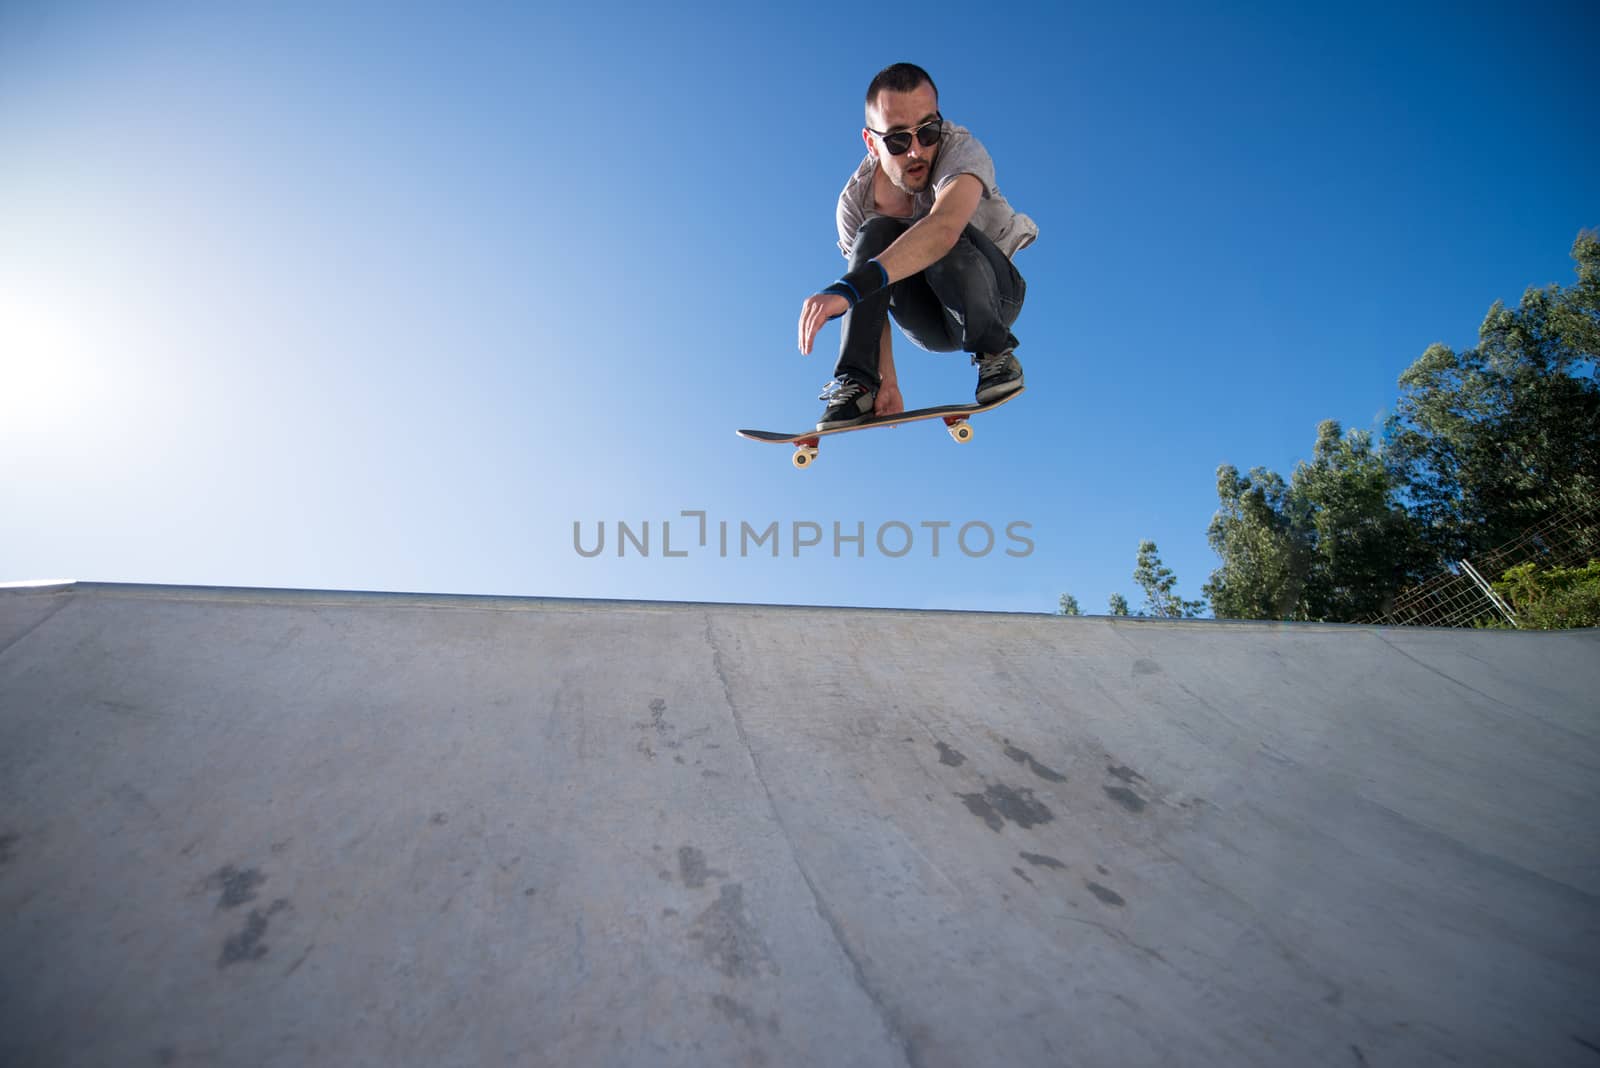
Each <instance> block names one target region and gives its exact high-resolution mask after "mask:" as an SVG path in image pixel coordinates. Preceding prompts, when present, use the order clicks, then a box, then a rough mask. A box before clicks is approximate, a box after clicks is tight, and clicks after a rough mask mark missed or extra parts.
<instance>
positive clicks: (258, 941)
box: [217, 897, 289, 969]
mask: <svg viewBox="0 0 1600 1068" xmlns="http://www.w3.org/2000/svg"><path fill="white" fill-rule="evenodd" d="M287 908H289V902H288V901H286V900H285V899H283V898H281V897H280V898H279V899H278V900H276V901H274V902H273V903H272V905H271V907H270V908H268V909H267V911H265V912H262V911H261V910H260V909H251V910H250V918H249V919H247V920H246V921H245V925H244V930H242V931H240V932H239V933H238V934H236V935H233V936H231V937H230V938H229V939H228V940H227V941H226V942H224V943H222V955H221V956H220V957H218V958H217V968H218V969H222V968H226V967H228V966H229V965H230V964H242V963H245V962H248V961H257V960H260V959H261V958H262V957H265V956H266V955H267V951H268V950H269V949H270V947H269V946H268V945H267V944H266V943H265V942H263V941H262V939H264V938H265V937H266V935H267V927H268V926H269V925H270V924H271V920H272V917H274V916H276V915H277V914H278V913H280V912H283V911H284V910H285V909H287Z"/></svg>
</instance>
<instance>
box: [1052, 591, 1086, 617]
mask: <svg viewBox="0 0 1600 1068" xmlns="http://www.w3.org/2000/svg"><path fill="white" fill-rule="evenodd" d="M1056 615H1058V616H1081V615H1083V613H1082V612H1080V611H1079V610H1078V599H1077V598H1076V597H1074V596H1072V594H1070V593H1063V594H1062V595H1061V606H1060V607H1059V608H1057V609H1056Z"/></svg>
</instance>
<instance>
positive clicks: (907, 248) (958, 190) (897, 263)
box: [800, 174, 983, 356]
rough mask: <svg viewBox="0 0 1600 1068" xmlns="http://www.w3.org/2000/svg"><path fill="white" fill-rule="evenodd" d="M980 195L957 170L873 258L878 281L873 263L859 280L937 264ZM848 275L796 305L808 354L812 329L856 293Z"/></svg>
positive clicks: (977, 185)
mask: <svg viewBox="0 0 1600 1068" xmlns="http://www.w3.org/2000/svg"><path fill="white" fill-rule="evenodd" d="M982 199H983V183H982V182H981V181H979V180H978V178H977V177H976V176H974V175H971V174H959V175H957V176H956V177H955V178H954V179H952V180H951V181H949V182H946V183H945V185H944V188H942V189H940V190H939V191H938V192H937V193H935V194H934V197H933V209H932V210H931V211H929V212H928V214H927V215H925V216H923V217H922V218H921V219H918V220H917V221H916V222H915V223H914V224H912V226H911V228H910V229H908V230H907V231H906V232H905V233H903V234H901V235H900V236H899V237H898V238H896V239H895V242H894V244H892V245H890V246H889V247H888V248H886V249H884V250H883V252H882V254H881V255H879V256H878V257H877V260H876V263H877V265H878V266H879V267H881V268H882V269H883V271H882V278H881V280H880V279H879V278H878V277H877V272H876V271H875V270H873V266H872V262H869V263H868V264H867V265H866V267H864V268H862V270H863V271H865V272H866V277H865V278H864V279H862V281H870V282H871V283H872V286H873V289H876V288H878V287H879V286H880V285H890V284H891V283H894V282H898V281H900V279H902V278H910V277H911V276H912V275H914V274H916V273H917V272H919V271H925V270H927V269H928V268H929V267H931V266H933V265H934V264H935V263H938V262H939V261H940V260H942V259H944V257H945V256H946V255H947V254H948V253H949V251H950V250H951V249H953V248H955V247H956V242H957V241H959V240H960V239H961V233H962V231H964V230H965V229H966V228H967V223H969V222H971V221H972V213H973V212H975V211H977V210H978V202H979V201H980V200H982ZM851 277H852V275H845V277H844V278H841V279H840V280H839V281H838V282H835V283H834V284H833V285H832V286H829V287H828V288H827V289H825V290H823V291H822V292H821V293H817V294H815V295H813V296H811V297H810V298H808V299H807V300H806V302H805V304H803V305H801V308H800V351H801V352H802V353H804V354H806V355H808V356H809V355H810V354H811V346H812V343H813V342H814V341H815V340H816V337H817V332H818V331H820V330H821V329H822V326H823V324H824V323H826V322H828V321H829V320H830V319H837V318H838V317H839V316H841V315H843V314H844V313H845V312H847V311H849V310H850V305H851V303H852V301H853V300H854V299H859V298H860V296H861V293H860V290H859V289H858V287H857V286H856V285H854V284H852V283H851V282H850V279H851ZM842 292H849V293H851V294H852V297H851V298H849V299H847V298H846V297H844V296H841V295H840V293H842Z"/></svg>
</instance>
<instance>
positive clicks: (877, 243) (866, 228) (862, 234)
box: [850, 215, 909, 267]
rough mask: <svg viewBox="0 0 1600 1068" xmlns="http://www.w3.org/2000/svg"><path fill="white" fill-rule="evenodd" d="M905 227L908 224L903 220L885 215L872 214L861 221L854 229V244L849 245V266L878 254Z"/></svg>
mask: <svg viewBox="0 0 1600 1068" xmlns="http://www.w3.org/2000/svg"><path fill="white" fill-rule="evenodd" d="M907 229H909V226H908V224H907V223H905V222H904V221H903V220H900V219H891V218H889V217H888V216H887V215H874V216H873V217H872V218H870V219H868V220H867V221H866V222H864V223H862V224H861V227H860V229H858V230H857V231H856V240H855V244H853V245H852V246H851V247H850V265H851V267H859V266H861V265H862V264H863V263H866V262H867V261H868V260H870V259H872V258H873V257H874V256H876V255H878V253H880V252H882V251H883V250H884V249H886V248H888V247H889V246H890V245H892V244H894V243H895V241H896V239H898V238H899V236H900V235H901V234H903V233H905V232H906V230H907Z"/></svg>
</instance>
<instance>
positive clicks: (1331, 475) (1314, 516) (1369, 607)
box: [1202, 419, 1426, 622]
mask: <svg viewBox="0 0 1600 1068" xmlns="http://www.w3.org/2000/svg"><path fill="white" fill-rule="evenodd" d="M1398 490H1399V481H1398V480H1397V478H1396V476H1395V474H1394V472H1393V471H1392V470H1391V468H1390V465H1389V463H1388V462H1387V459H1386V457H1385V456H1384V455H1383V454H1382V453H1381V452H1380V451H1379V450H1377V449H1375V448H1374V446H1373V442H1372V435H1371V434H1369V433H1367V432H1366V431H1362V430H1353V431H1350V432H1349V434H1346V433H1345V432H1344V431H1343V430H1342V428H1341V427H1340V425H1339V423H1338V422H1337V421H1335V420H1331V419H1330V420H1325V421H1323V422H1322V423H1321V424H1320V425H1319V426H1318V427H1317V441H1316V445H1315V446H1314V448H1313V450H1312V459H1311V461H1310V462H1309V463H1306V462H1304V461H1302V462H1301V463H1299V464H1297V465H1296V466H1295V470H1294V474H1293V476H1292V477H1291V480H1290V481H1289V482H1288V483H1287V484H1286V483H1285V482H1284V481H1283V479H1282V478H1281V477H1280V476H1279V475H1277V474H1275V473H1274V472H1271V471H1267V470H1265V469H1263V468H1259V467H1258V468H1255V469H1253V470H1251V472H1250V474H1249V476H1248V477H1240V475H1239V472H1238V470H1237V469H1236V468H1234V467H1231V466H1226V465H1225V466H1223V467H1221V468H1219V469H1218V470H1217V498H1218V501H1219V508H1218V510H1217V513H1216V515H1215V516H1214V517H1213V518H1212V520H1211V526H1210V529H1209V530H1208V531H1207V537H1208V540H1209V541H1210V542H1211V547H1212V549H1213V550H1215V551H1216V553H1217V556H1218V557H1220V558H1221V565H1220V566H1219V567H1218V568H1217V569H1216V570H1215V571H1213V572H1212V574H1211V579H1210V581H1209V582H1207V583H1206V584H1205V586H1204V587H1202V590H1203V592H1204V593H1205V595H1206V596H1207V597H1208V598H1209V599H1210V601H1211V605H1212V610H1213V611H1214V612H1215V613H1216V615H1217V616H1218V617H1220V618H1226V619H1291V620H1324V621H1328V620H1331V621H1338V622H1351V621H1354V620H1357V619H1362V618H1365V617H1368V616H1371V615H1374V614H1377V613H1379V612H1381V611H1382V610H1383V609H1384V607H1385V605H1386V604H1387V603H1388V602H1389V601H1390V600H1391V599H1392V598H1393V597H1394V595H1395V594H1396V593H1398V592H1399V591H1400V590H1402V589H1404V588H1405V587H1406V586H1408V585H1410V584H1411V583H1412V582H1413V581H1415V580H1416V579H1417V578H1419V577H1420V576H1421V575H1422V573H1423V572H1424V570H1425V563H1426V554H1425V552H1424V550H1423V548H1422V543H1421V539H1420V537H1419V535H1418V532H1417V529H1416V525H1415V523H1414V522H1413V520H1412V519H1411V517H1410V516H1409V514H1408V513H1407V512H1406V510H1405V508H1404V506H1403V504H1402V503H1401V501H1400V499H1399V492H1398Z"/></svg>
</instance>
